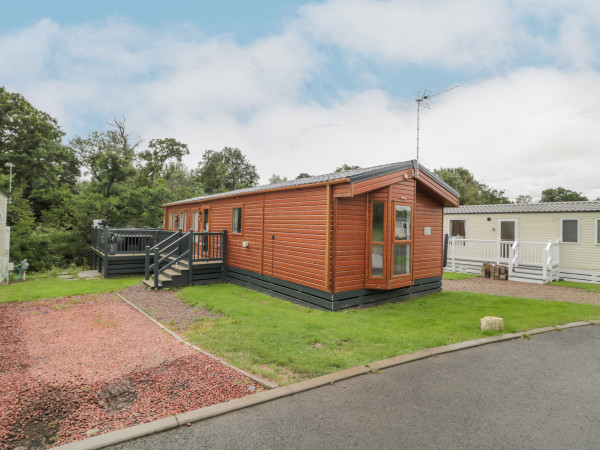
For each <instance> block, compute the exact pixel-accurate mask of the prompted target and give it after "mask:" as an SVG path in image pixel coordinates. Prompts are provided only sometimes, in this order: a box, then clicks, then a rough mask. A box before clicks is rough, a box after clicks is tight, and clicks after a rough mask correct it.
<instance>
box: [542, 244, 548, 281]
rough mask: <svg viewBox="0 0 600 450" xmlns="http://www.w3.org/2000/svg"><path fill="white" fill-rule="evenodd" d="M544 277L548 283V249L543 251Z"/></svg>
mask: <svg viewBox="0 0 600 450" xmlns="http://www.w3.org/2000/svg"><path fill="white" fill-rule="evenodd" d="M542 277H543V280H544V283H547V282H548V251H547V250H546V248H544V249H543V250H542Z"/></svg>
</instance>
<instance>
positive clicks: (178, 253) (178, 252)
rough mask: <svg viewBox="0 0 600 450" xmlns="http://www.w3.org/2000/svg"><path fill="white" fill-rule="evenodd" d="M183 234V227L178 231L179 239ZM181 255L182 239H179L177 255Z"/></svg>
mask: <svg viewBox="0 0 600 450" xmlns="http://www.w3.org/2000/svg"><path fill="white" fill-rule="evenodd" d="M182 234H183V233H182V232H181V228H180V229H179V230H178V233H177V240H179V238H180V237H181V235H182ZM179 255H181V241H179V242H178V243H177V256H179Z"/></svg>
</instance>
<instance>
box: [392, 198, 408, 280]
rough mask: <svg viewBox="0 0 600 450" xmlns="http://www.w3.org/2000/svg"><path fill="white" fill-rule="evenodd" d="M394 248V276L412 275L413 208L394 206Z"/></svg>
mask: <svg viewBox="0 0 600 450" xmlns="http://www.w3.org/2000/svg"><path fill="white" fill-rule="evenodd" d="M394 216H395V218H394V246H393V247H394V248H393V251H392V276H398V275H408V274H410V257H411V253H410V251H411V239H412V237H411V236H412V208H411V207H410V206H405V205H394Z"/></svg>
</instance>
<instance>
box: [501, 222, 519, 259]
mask: <svg viewBox="0 0 600 450" xmlns="http://www.w3.org/2000/svg"><path fill="white" fill-rule="evenodd" d="M499 237H500V259H504V260H506V259H508V258H509V256H510V247H511V246H512V245H513V244H514V243H515V241H516V240H517V239H518V222H517V221H516V220H500V236H499Z"/></svg>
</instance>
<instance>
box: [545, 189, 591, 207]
mask: <svg viewBox="0 0 600 450" xmlns="http://www.w3.org/2000/svg"><path fill="white" fill-rule="evenodd" d="M580 201H588V198H587V197H586V196H585V195H583V194H581V193H580V192H575V191H571V190H570V189H565V188H562V187H557V188H549V189H545V190H543V191H542V199H541V200H540V202H543V203H546V202H580Z"/></svg>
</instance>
